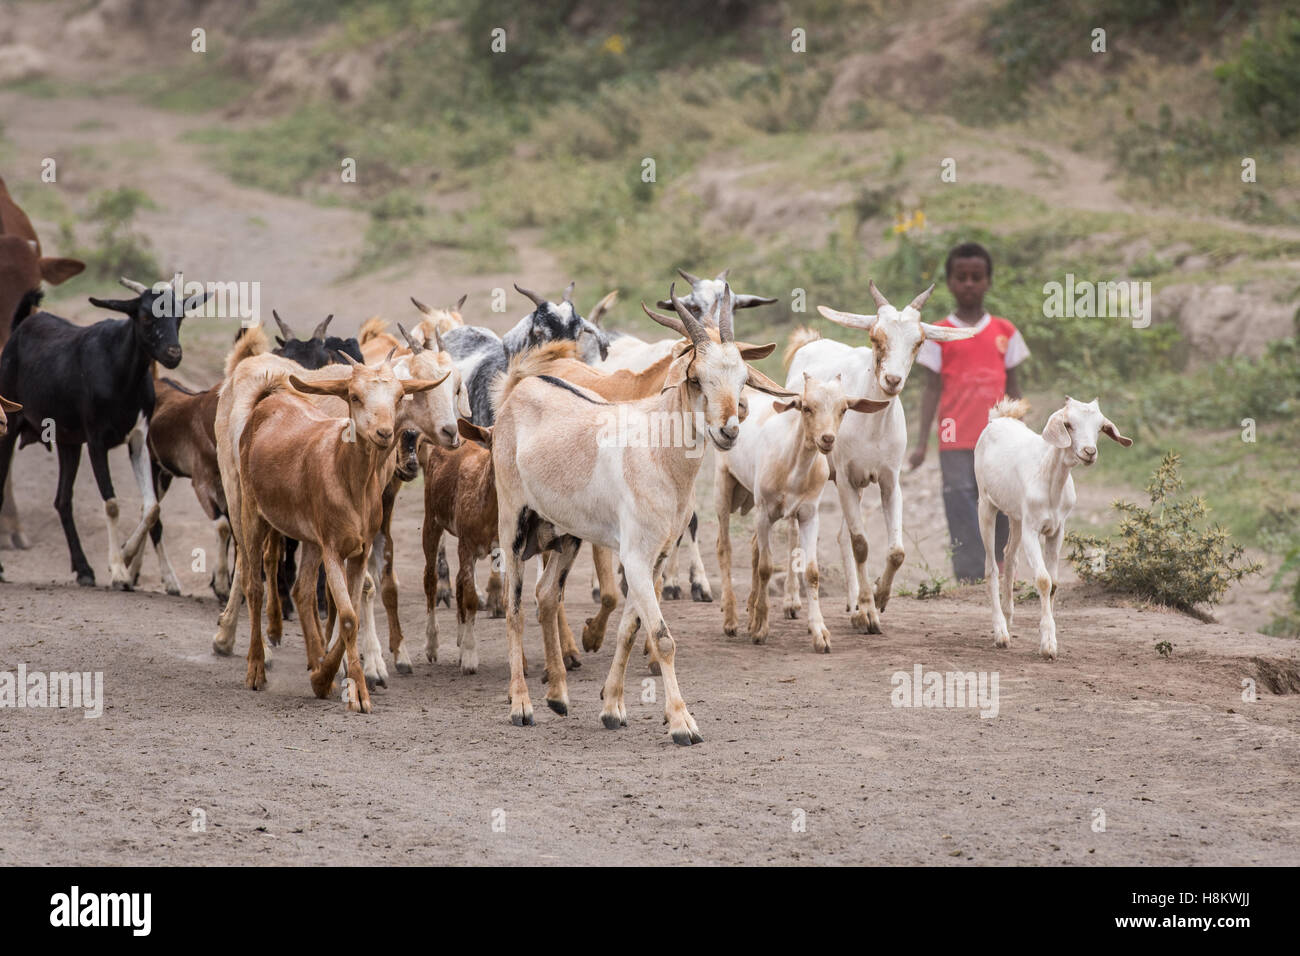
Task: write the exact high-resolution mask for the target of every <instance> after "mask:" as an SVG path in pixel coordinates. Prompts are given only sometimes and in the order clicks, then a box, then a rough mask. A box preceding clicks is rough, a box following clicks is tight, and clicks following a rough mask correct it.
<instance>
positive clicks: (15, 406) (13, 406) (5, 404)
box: [0, 395, 23, 412]
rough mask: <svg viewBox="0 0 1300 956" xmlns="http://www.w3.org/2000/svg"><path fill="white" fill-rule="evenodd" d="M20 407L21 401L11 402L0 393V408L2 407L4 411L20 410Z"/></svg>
mask: <svg viewBox="0 0 1300 956" xmlns="http://www.w3.org/2000/svg"><path fill="white" fill-rule="evenodd" d="M22 407H23V406H22V404H21V403H19V402H11V401H9V399H7V398H5V397H4V396H3V395H0V408H3V409H4V410H5V411H6V412H18V411H22Z"/></svg>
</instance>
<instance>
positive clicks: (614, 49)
mask: <svg viewBox="0 0 1300 956" xmlns="http://www.w3.org/2000/svg"><path fill="white" fill-rule="evenodd" d="M601 49H603V50H604V51H605V52H607V53H613V54H616V55H618V56H622V55H623V51H624V50H625V49H626V47H624V45H623V36H622V34H619V33H615V34H613V35H612V36H610V38H609V39H608V40H606V41H605V43H604V45H603V46H602V47H601Z"/></svg>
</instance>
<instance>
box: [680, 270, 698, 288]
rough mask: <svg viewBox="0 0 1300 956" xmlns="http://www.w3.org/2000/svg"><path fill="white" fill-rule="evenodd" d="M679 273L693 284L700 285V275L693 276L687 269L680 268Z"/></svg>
mask: <svg viewBox="0 0 1300 956" xmlns="http://www.w3.org/2000/svg"><path fill="white" fill-rule="evenodd" d="M677 274H678V275H679V276H681V277H682V278H683V279H685V280H686V281H687V282H689V283H690V284H691V285H692V286H695V285H699V283H700V277H699V276H693V275H691V274H690V273H689V272H687V271H686V270H685V269H678V270H677Z"/></svg>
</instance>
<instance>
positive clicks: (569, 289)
mask: <svg viewBox="0 0 1300 956" xmlns="http://www.w3.org/2000/svg"><path fill="white" fill-rule="evenodd" d="M573 285H574V284H573V283H572V282H570V283H569V284H568V285H567V286H565V287H564V301H565V302H568V303H569V304H570V305H572V304H573Z"/></svg>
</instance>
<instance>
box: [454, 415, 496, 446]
mask: <svg viewBox="0 0 1300 956" xmlns="http://www.w3.org/2000/svg"><path fill="white" fill-rule="evenodd" d="M456 430H457V431H459V432H460V437H461V438H464V439H466V440H468V441H472V442H478V443H479V444H480V445H482V446H483V447H484V448H491V447H492V429H491V428H484V427H483V426H482V425H475V424H474V423H473V422H471V421H469V420H468V419H465V418H458V419H456Z"/></svg>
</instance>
